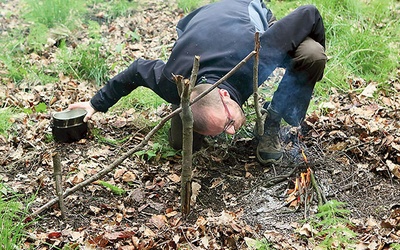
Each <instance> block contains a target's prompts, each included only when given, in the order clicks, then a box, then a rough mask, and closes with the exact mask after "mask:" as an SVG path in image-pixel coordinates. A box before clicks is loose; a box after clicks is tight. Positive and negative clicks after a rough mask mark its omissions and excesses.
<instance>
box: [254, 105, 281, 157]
mask: <svg viewBox="0 0 400 250" xmlns="http://www.w3.org/2000/svg"><path fill="white" fill-rule="evenodd" d="M267 112H268V113H267V118H266V119H265V124H264V134H263V135H262V136H256V137H257V138H258V145H257V151H256V155H257V159H258V161H259V162H260V163H262V164H273V163H279V162H281V160H282V157H283V151H282V147H281V142H280V138H279V130H280V117H279V118H277V114H276V113H275V112H273V111H270V110H267ZM255 131H256V130H255Z"/></svg>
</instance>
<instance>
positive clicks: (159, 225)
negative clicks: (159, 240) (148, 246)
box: [150, 214, 167, 229]
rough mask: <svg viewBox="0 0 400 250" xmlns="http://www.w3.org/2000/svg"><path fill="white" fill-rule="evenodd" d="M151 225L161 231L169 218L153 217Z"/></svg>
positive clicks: (159, 215) (156, 215)
mask: <svg viewBox="0 0 400 250" xmlns="http://www.w3.org/2000/svg"><path fill="white" fill-rule="evenodd" d="M150 223H152V224H153V225H155V226H156V227H157V228H158V229H161V228H163V227H164V226H165V224H166V223H167V218H166V217H165V215H162V214H155V215H152V216H151V218H150Z"/></svg>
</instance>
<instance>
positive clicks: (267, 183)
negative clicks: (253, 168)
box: [238, 166, 297, 199]
mask: <svg viewBox="0 0 400 250" xmlns="http://www.w3.org/2000/svg"><path fill="white" fill-rule="evenodd" d="M296 170H297V166H296V167H294V168H293V169H292V170H291V171H290V172H289V173H288V174H285V175H278V176H274V177H271V178H268V179H266V180H265V181H263V182H261V183H259V184H257V185H255V186H252V187H251V189H249V190H247V191H246V192H244V193H243V194H242V195H240V196H239V197H238V199H239V198H241V197H243V196H245V195H248V194H249V193H250V192H251V191H253V190H255V189H257V188H258V187H261V186H262V187H265V188H268V187H272V186H274V185H276V184H278V183H281V182H283V181H286V180H287V179H288V178H289V177H290V176H292V175H293V173H294V172H295V171H296Z"/></svg>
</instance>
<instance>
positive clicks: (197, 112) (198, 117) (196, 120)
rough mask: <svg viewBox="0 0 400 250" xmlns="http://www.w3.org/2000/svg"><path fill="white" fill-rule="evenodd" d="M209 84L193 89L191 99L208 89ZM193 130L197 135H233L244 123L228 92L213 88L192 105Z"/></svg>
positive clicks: (240, 110)
mask: <svg viewBox="0 0 400 250" xmlns="http://www.w3.org/2000/svg"><path fill="white" fill-rule="evenodd" d="M211 86H212V85H211V84H200V85H197V86H195V87H194V88H193V91H192V95H191V98H192V99H193V98H194V97H196V96H198V95H199V94H201V93H202V92H203V91H205V90H207V89H209V88H210V87H211ZM192 112H193V130H194V131H196V132H197V133H199V134H203V135H211V136H215V135H218V134H221V133H224V132H225V133H227V134H234V133H235V132H236V131H237V130H238V129H239V128H240V127H241V126H242V125H243V124H244V122H245V121H246V117H245V115H244V113H243V111H242V109H241V108H240V106H239V105H238V104H237V103H236V102H235V101H234V100H232V99H231V98H230V95H229V93H228V91H226V90H224V89H219V88H215V89H213V90H212V91H211V92H210V93H208V94H207V95H205V96H204V97H203V98H201V99H200V100H199V101H197V102H196V103H194V104H193V105H192Z"/></svg>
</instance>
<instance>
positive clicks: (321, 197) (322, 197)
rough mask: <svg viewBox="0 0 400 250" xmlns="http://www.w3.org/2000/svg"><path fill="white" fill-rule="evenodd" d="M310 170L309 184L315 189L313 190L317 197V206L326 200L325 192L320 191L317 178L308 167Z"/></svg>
mask: <svg viewBox="0 0 400 250" xmlns="http://www.w3.org/2000/svg"><path fill="white" fill-rule="evenodd" d="M310 172H311V174H310V175H311V184H312V186H313V188H314V190H315V192H316V193H317V197H318V206H322V205H324V204H325V203H326V202H327V199H326V197H325V194H324V193H323V192H322V191H321V188H320V186H319V185H318V183H317V180H316V179H315V175H314V171H312V169H310Z"/></svg>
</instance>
